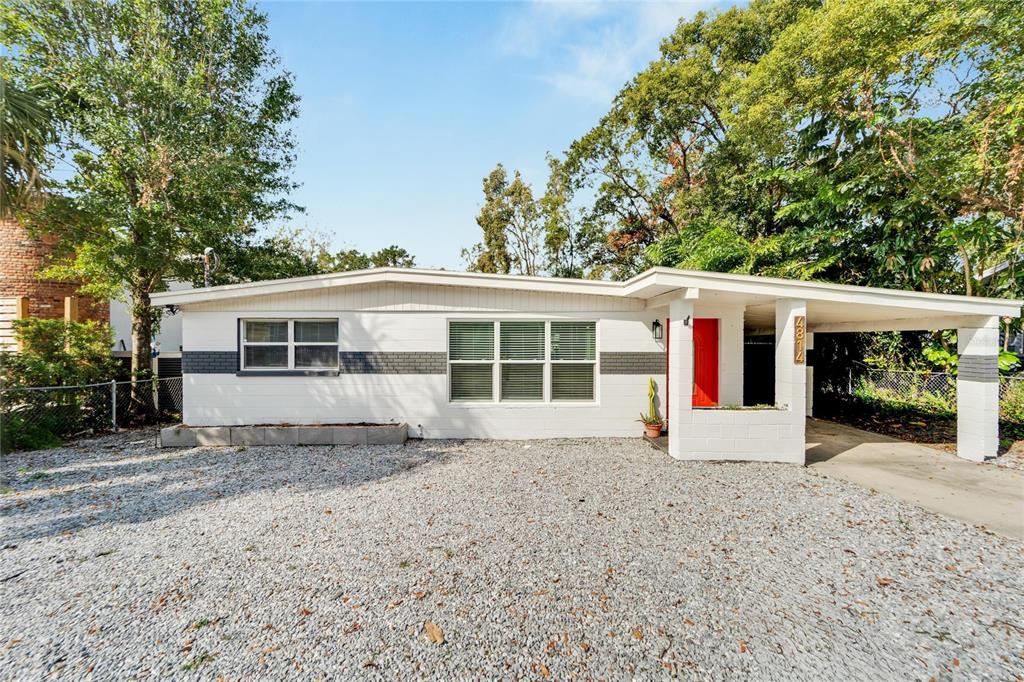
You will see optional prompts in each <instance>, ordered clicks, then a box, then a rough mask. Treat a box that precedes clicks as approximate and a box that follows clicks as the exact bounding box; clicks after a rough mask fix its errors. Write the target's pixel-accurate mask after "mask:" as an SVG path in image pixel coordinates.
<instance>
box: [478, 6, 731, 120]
mask: <svg viewBox="0 0 1024 682" xmlns="http://www.w3.org/2000/svg"><path fill="white" fill-rule="evenodd" d="M713 4H715V3H714V2H712V1H711V0H687V1H680V2H628V3H613V2H555V1H541V0H534V1H533V2H529V3H526V4H524V5H519V6H516V7H515V9H514V11H513V12H512V13H511V14H510V15H509V16H508V17H507V19H506V21H505V23H504V25H503V26H502V28H501V30H500V31H499V33H498V36H497V44H498V49H499V51H501V52H502V53H503V54H506V55H509V56H511V57H516V58H521V59H524V60H529V61H531V62H533V64H532V68H534V69H535V71H536V73H535V75H536V77H538V78H540V79H541V80H543V81H545V82H547V83H550V84H551V85H552V86H553V87H554V88H555V89H556V90H558V91H559V92H562V93H564V94H567V95H569V96H572V97H577V98H582V99H588V100H594V101H602V102H607V101H609V100H610V99H611V98H612V97H613V96H614V95H615V93H617V92H618V91H619V89H621V87H622V86H623V85H624V84H625V83H626V82H627V81H628V80H629V79H630V78H632V77H633V75H634V74H635V73H636V72H637V71H639V70H640V69H641V68H643V67H644V66H645V65H646V64H647V62H649V61H650V60H652V59H654V58H656V57H657V55H658V45H659V43H660V42H661V40H662V39H663V38H665V37H666V36H668V35H669V34H670V33H672V31H673V30H674V29H675V27H676V24H677V22H678V20H679V19H680V18H681V17H690V16H693V15H694V14H695V13H696V12H697V11H698V10H699V9H702V8H707V7H710V6H712V5H713Z"/></svg>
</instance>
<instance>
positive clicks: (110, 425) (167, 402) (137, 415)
mask: <svg viewBox="0 0 1024 682" xmlns="http://www.w3.org/2000/svg"><path fill="white" fill-rule="evenodd" d="M181 405H182V378H181V377H169V378H166V379H159V378H153V379H144V380H138V381H108V382H104V383H100V384H85V385H78V386H45V387H38V388H36V387H32V388H21V387H19V388H8V389H2V390H0V452H12V451H14V450H33V449H38V448H44V447H53V446H56V445H59V444H60V443H61V442H62V441H63V440H64V439H67V438H73V437H75V436H80V435H85V434H95V433H102V432H107V431H117V430H118V429H119V428H123V427H127V426H138V425H143V424H164V423H170V422H175V421H180V419H181Z"/></svg>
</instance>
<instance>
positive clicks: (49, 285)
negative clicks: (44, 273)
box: [0, 220, 110, 347]
mask: <svg viewBox="0 0 1024 682" xmlns="http://www.w3.org/2000/svg"><path fill="white" fill-rule="evenodd" d="M55 243H56V239H55V238H49V237H44V238H43V239H34V238H32V237H31V236H30V235H29V234H28V232H27V231H26V230H25V228H23V227H22V226H21V225H19V224H18V223H17V222H16V221H14V220H0V347H3V346H8V345H9V344H10V343H11V332H10V329H11V323H10V320H11V319H12V318H15V317H16V316H17V315H18V301H19V299H20V298H22V297H25V298H27V299H28V316H29V317H39V318H49V319H53V318H58V319H59V318H63V317H64V299H65V297H68V296H76V295H78V284H76V283H75V282H60V281H56V280H48V279H40V278H39V277H38V276H37V273H38V272H39V271H40V270H41V269H42V268H44V267H46V265H48V264H49V259H50V255H51V253H52V252H53V248H54V245H55ZM78 319H79V320H102V321H104V322H110V306H109V304H108V302H107V301H96V300H94V299H91V298H89V297H86V296H80V297H79V299H78Z"/></svg>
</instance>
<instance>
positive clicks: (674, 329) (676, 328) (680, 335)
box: [666, 297, 693, 459]
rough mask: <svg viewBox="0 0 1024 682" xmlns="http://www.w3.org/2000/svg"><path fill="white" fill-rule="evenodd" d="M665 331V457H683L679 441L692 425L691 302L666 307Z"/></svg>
mask: <svg viewBox="0 0 1024 682" xmlns="http://www.w3.org/2000/svg"><path fill="white" fill-rule="evenodd" d="M669 318H670V319H671V323H670V325H669V330H668V332H669V333H668V393H669V399H668V410H667V412H666V416H667V417H668V454H669V455H670V456H672V457H675V458H677V459H678V458H681V457H683V456H684V453H683V451H682V450H683V448H682V439H683V438H684V437H685V436H686V434H687V432H688V427H689V426H690V425H691V424H692V423H693V302H692V301H688V300H686V299H683V298H681V297H680V298H678V299H675V300H673V301H672V302H671V303H670V304H669Z"/></svg>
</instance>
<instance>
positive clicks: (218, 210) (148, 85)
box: [0, 0, 297, 375]
mask: <svg viewBox="0 0 1024 682" xmlns="http://www.w3.org/2000/svg"><path fill="white" fill-rule="evenodd" d="M0 32H2V33H3V35H4V36H5V41H6V42H9V43H10V44H11V45H13V46H14V47H15V49H14V50H12V51H11V54H10V56H9V57H8V66H9V67H10V69H11V71H12V72H14V73H15V74H16V75H17V76H18V77H20V78H22V79H23V80H24V81H26V82H39V81H43V80H45V81H47V82H49V83H51V84H52V86H53V88H54V89H55V90H56V91H59V92H61V93H62V94H63V97H62V98H61V100H60V101H59V102H58V103H57V105H56V107H55V110H54V114H55V117H56V119H57V120H58V121H59V126H60V128H59V130H60V133H61V137H60V145H59V149H58V151H59V153H60V154H61V155H62V156H63V157H65V158H67V159H68V160H69V161H71V162H72V163H73V168H74V173H73V175H72V177H71V178H70V179H69V180H67V181H66V182H63V183H60V184H59V185H56V186H55V189H56V190H60V191H61V192H62V194H63V199H62V200H52V201H47V202H45V205H44V206H43V208H42V209H41V210H39V211H37V212H33V215H32V221H33V223H34V224H35V225H36V226H37V227H38V228H40V229H45V231H47V232H51V233H55V234H57V235H58V236H59V237H60V244H61V247H62V249H63V252H62V254H63V258H62V260H61V261H60V262H58V263H57V264H56V265H55V266H54V267H52V268H50V269H49V271H48V275H49V276H55V277H61V278H68V279H78V280H81V281H84V282H86V284H85V286H83V287H82V289H83V291H84V292H85V293H88V294H92V295H96V296H119V295H121V292H123V291H125V290H127V292H128V294H130V296H131V301H132V308H131V313H132V347H133V357H132V371H133V373H134V374H136V375H138V374H140V373H141V372H144V370H145V369H146V368H147V367H148V365H149V357H148V353H149V348H150V345H151V338H152V333H153V326H154V320H155V313H154V311H153V310H151V308H150V294H151V293H152V292H154V291H159V290H161V289H162V288H164V286H165V283H166V281H167V279H168V278H169V277H172V276H176V277H182V278H189V276H190V275H192V274H194V272H195V269H196V267H197V265H196V262H195V260H194V258H190V256H194V255H195V254H199V253H202V250H203V248H204V247H207V246H212V247H214V248H216V249H218V250H225V249H222V248H221V247H223V246H224V245H225V244H226V243H230V242H232V241H234V240H236V239H239V238H241V237H244V236H246V235H249V234H251V233H252V231H253V229H254V227H255V226H257V225H260V224H264V223H266V222H268V221H270V220H271V219H273V218H276V217H278V216H280V215H282V214H284V213H287V212H288V211H289V210H290V209H292V208H294V207H293V206H292V205H291V204H289V203H288V202H287V201H286V200H285V199H284V198H282V197H283V195H284V193H286V192H287V191H288V190H290V189H291V188H292V183H291V182H290V181H289V179H288V177H287V172H288V170H289V168H290V166H291V164H292V160H293V156H292V150H293V140H292V136H291V132H290V130H289V128H288V124H289V122H290V121H291V120H292V119H293V118H294V117H295V116H296V114H297V97H296V95H295V94H294V92H293V89H292V79H291V77H290V75H289V74H287V73H284V72H281V71H280V70H278V67H277V60H276V57H275V55H274V53H273V51H272V49H271V48H270V45H269V37H268V35H267V21H266V17H265V16H264V15H263V14H261V13H260V12H258V11H256V10H255V9H253V8H252V7H251V6H249V5H248V4H247V3H246V2H244V0H222V1H218V2H207V1H205V0H185V1H181V0H117V1H111V2H92V1H91V0H67V1H65V0H31V1H29V0H7V2H4V3H3V4H2V5H0Z"/></svg>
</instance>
